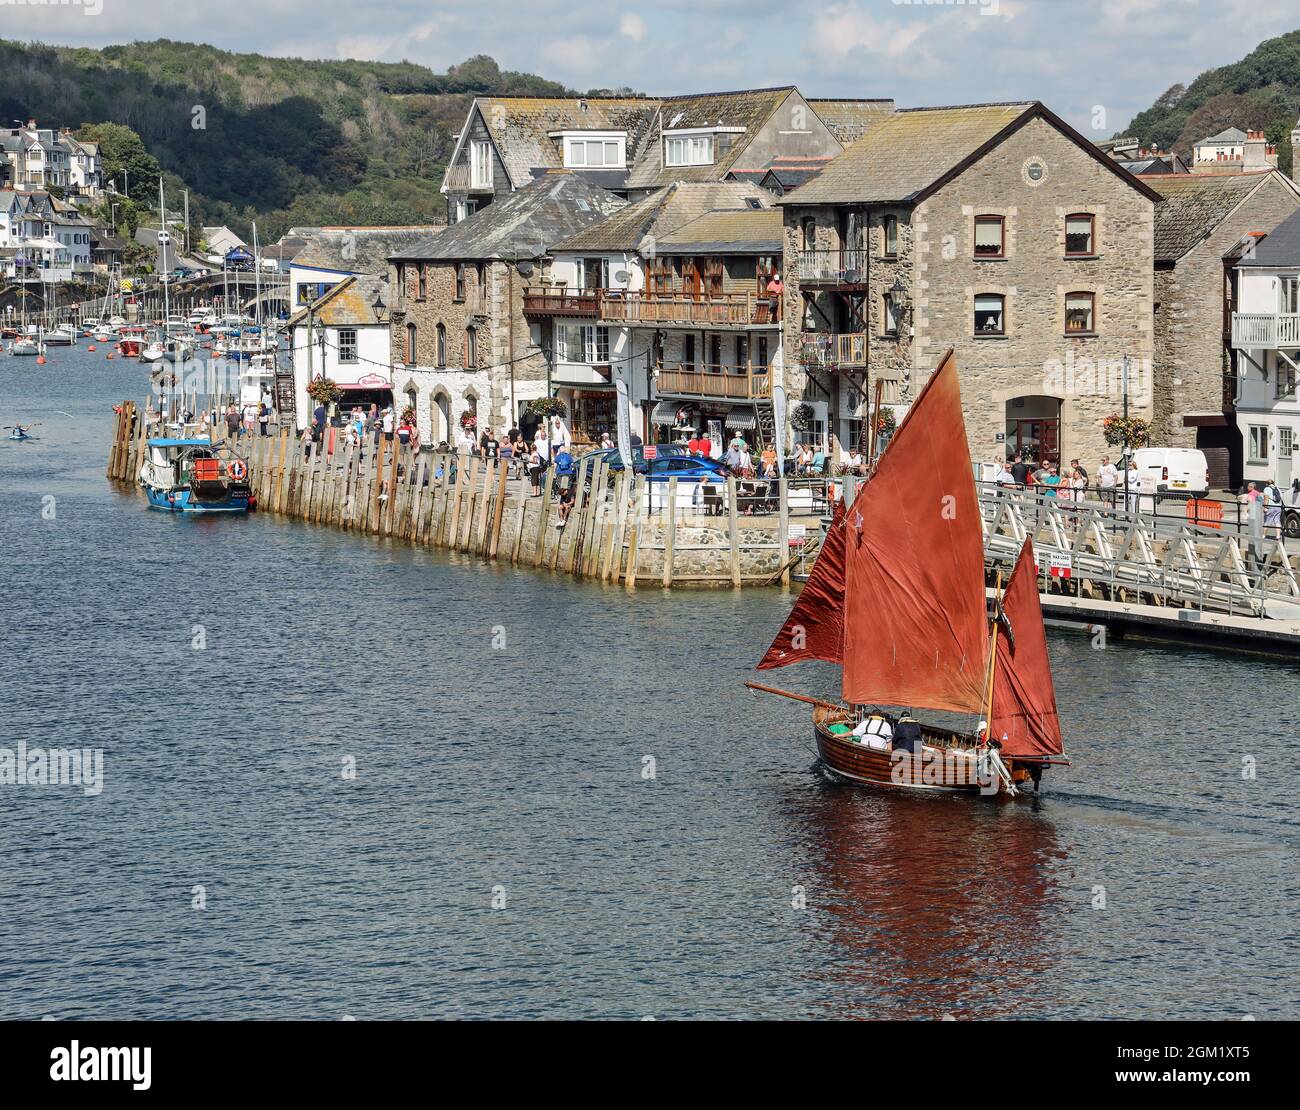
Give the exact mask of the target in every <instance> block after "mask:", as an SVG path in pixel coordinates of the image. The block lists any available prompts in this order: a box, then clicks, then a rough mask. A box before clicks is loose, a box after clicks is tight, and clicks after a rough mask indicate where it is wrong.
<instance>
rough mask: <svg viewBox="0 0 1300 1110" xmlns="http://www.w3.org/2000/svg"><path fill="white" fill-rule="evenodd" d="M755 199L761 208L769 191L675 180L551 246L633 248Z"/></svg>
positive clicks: (730, 183)
mask: <svg viewBox="0 0 1300 1110" xmlns="http://www.w3.org/2000/svg"><path fill="white" fill-rule="evenodd" d="M750 200H754V201H757V202H758V203H759V204H761V205H762V206H763V207H764V208H766V207H769V206H770V205H771V203H772V197H771V195H770V194H769V193H767V192H765V191H764V190H762V189H760V188H758V186H756V185H753V184H750V183H748V182H743V181H675V182H673V184H671V185H666V186H664V188H662V189H659V190H656V191H655V192H653V193H651V194H650V195H649V196H648V197H646V198H645V199H644V200H640V201H637V202H636V203H635V204H629V205H628V206H627V207H626V208H624V209H622V210H621V211H619V212H616V213H614V215H612V216H610V217H609V218H608V219H606V220H602V221H601V222H600V223H598V224H594V225H592V226H591V227H589V228H587V229H585V230H583V231H579V232H578V233H577V234H576V235H571V236H569V237H568V238H567V239H562V240H560V241H559V242H558V243H555V244H554V245H553V246H552V248H551V249H552V250H556V251H636V250H639V249H640V248H641V244H642V242H643V241H644V240H645V237H646V236H647V235H653V236H655V239H656V241H659V240H662V239H663V237H664V236H666V235H668V234H670V233H672V232H674V231H676V230H677V229H678V228H679V227H681V226H682V225H683V224H686V223H689V222H690V221H691V220H694V219H696V218H697V217H699V216H703V215H704V214H705V213H707V212H713V211H715V210H719V209H747V208H749V203H748V202H749V201H750Z"/></svg>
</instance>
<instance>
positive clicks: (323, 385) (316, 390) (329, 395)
mask: <svg viewBox="0 0 1300 1110" xmlns="http://www.w3.org/2000/svg"><path fill="white" fill-rule="evenodd" d="M307 396H308V397H310V398H311V399H312V400H313V401H316V402H318V403H319V404H322V405H328V404H329V403H330V402H331V401H337V400H338V399H339V398H340V397H342V396H343V390H341V389H340V388H339V387H338V386H337V385H336V384H335V383H334V382H332V381H331V380H330V379H329V378H312V380H311V382H310V383H309V384H308V386H307Z"/></svg>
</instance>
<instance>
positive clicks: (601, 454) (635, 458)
mask: <svg viewBox="0 0 1300 1110" xmlns="http://www.w3.org/2000/svg"><path fill="white" fill-rule="evenodd" d="M683 456H685V457H687V458H690V457H691V453H690V451H689V450H688V449H687V448H686V447H685V446H684V445H683V444H680V443H661V444H660V445H659V446H658V447H657V448H656V449H655V458H654V459H652V460H651V462H654V461H656V460H658V459H665V458H679V457H683ZM601 461H603V462H605V463H606V464H607V465H608V466H609V469H610V470H612V471H615V472H617V471H620V470H622V469H623V456H622V455H620V454H619V453H618V448H617V447H608V448H606V449H605V450H603V451H588V452H587V453H586V454H585V455H583V456H582V458H580V459H579V460H578V462H577V466H578V467H579V469H581V468H582V467H584V466H587V467H590V466H592V465H593V463H595V462H601ZM648 465H649V464H648V463H647V462H646V457H645V448H644V447H633V448H632V470H633V471H634V472H635V473H637V474H645V473H647V470H648Z"/></svg>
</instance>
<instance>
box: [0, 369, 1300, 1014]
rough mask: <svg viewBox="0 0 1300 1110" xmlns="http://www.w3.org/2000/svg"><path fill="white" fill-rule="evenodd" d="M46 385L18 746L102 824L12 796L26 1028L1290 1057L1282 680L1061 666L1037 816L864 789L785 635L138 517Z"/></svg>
mask: <svg viewBox="0 0 1300 1110" xmlns="http://www.w3.org/2000/svg"><path fill="white" fill-rule="evenodd" d="M33 361H34V360H31V359H9V358H0V423H3V424H10V423H13V421H14V420H15V419H18V420H22V421H24V422H25V421H28V420H36V421H40V427H39V428H37V429H36V430H35V432H36V434H37V435H38V436H39V439H38V440H36V441H33V442H30V443H20V444H14V443H10V442H8V441H7V440H4V441H0V536H2V537H3V548H2V549H3V555H4V561H3V572H4V577H5V582H4V590H3V595H2V596H3V605H2V606H0V644H2V645H3V647H2V649H0V650H2V655H0V662H2V663H3V666H2V667H0V720H2V721H3V725H4V734H5V739H3V740H0V746H4V747H8V748H11V749H12V748H16V746H17V744H18V742H19V741H20V740H23V741H26V742H27V744H28V745H29V746H31V747H35V746H77V747H101V748H103V749H104V753H105V755H104V759H105V772H104V773H105V784H104V789H103V792H102V793H101V794H99V795H98V796H86V795H84V794H83V793H82V792H81V791H80V790H79V789H76V788H73V787H53V786H5V787H0V806H2V807H3V811H2V812H3V820H0V851H2V852H3V859H4V861H5V867H4V868H3V870H0V931H2V932H3V935H4V936H5V937H6V939H7V943H6V944H5V945H3V946H2V947H0V1017H4V1018H23V1017H40V1016H44V1015H51V1016H55V1017H144V1018H161V1017H212V1018H235V1017H259V1018H288V1017H328V1018H335V1017H340V1016H342V1015H345V1014H351V1015H353V1016H356V1017H358V1018H385V1017H398V1018H421V1017H554V1018H560V1017H642V1016H647V1015H654V1016H656V1017H660V1018H680V1017H697V1018H698V1017H727V1018H736V1017H772V1018H788V1017H796V1018H797V1017H859V1018H871V1017H938V1016H942V1015H947V1014H951V1015H953V1016H957V1017H1116V1018H1118V1017H1129V1018H1132V1017H1147V1018H1155V1017H1165V1016H1171V1017H1176V1018H1190V1017H1202V1016H1205V1017H1240V1016H1242V1015H1245V1014H1253V1015H1255V1016H1256V1017H1261V1018H1262V1017H1290V1018H1295V1017H1300V976H1298V975H1297V972H1296V967H1297V965H1298V962H1300V961H1298V960H1297V955H1298V952H1297V948H1298V947H1300V945H1298V944H1297V939H1296V934H1297V930H1296V927H1295V924H1294V921H1293V919H1292V914H1293V912H1294V911H1295V909H1296V907H1297V886H1298V885H1300V884H1298V881H1297V868H1296V863H1295V860H1296V853H1297V849H1298V848H1300V818H1298V817H1297V807H1296V797H1297V775H1296V744H1297V735H1296V728H1295V724H1294V712H1293V708H1292V706H1293V703H1294V702H1295V694H1296V690H1297V682H1296V668H1295V667H1293V666H1290V665H1287V664H1284V663H1278V662H1270V661H1260V660H1252V659H1246V658H1240V657H1232V656H1225V655H1216V654H1210V653H1192V652H1180V651H1175V650H1170V649H1167V648H1155V647H1144V646H1140V645H1136V644H1112V645H1111V646H1110V647H1108V648H1106V649H1105V650H1095V649H1094V648H1093V646H1092V644H1091V642H1090V641H1089V640H1088V639H1086V638H1084V637H1082V636H1080V635H1078V634H1073V633H1055V632H1054V633H1053V634H1052V636H1051V643H1050V646H1051V650H1052V659H1053V664H1054V667H1055V669H1056V676H1057V693H1058V698H1059V701H1060V706H1061V715H1062V718H1063V721H1064V723H1065V727H1066V730H1067V738H1068V740H1067V742H1068V747H1069V748H1070V750H1071V754H1072V755H1073V757H1074V758H1075V761H1076V762H1075V766H1074V767H1073V768H1072V769H1069V770H1060V771H1053V772H1052V773H1051V774H1050V775H1049V776H1048V778H1047V780H1046V791H1045V795H1044V797H1043V798H1042V799H1041V800H1038V801H1032V800H1030V801H1025V802H1022V803H1010V804H996V803H989V802H986V801H978V800H974V799H971V798H965V797H959V798H919V799H918V798H895V797H889V796H884V795H880V794H877V793H871V792H867V791H863V790H859V789H856V788H853V787H848V786H843V785H838V784H835V783H832V782H829V781H827V780H826V779H825V778H824V777H823V776H822V775H821V774H819V773H818V771H817V770H816V768H815V766H814V755H813V748H812V741H811V734H810V727H809V722H808V717H807V714H806V713H805V712H804V708H805V707H802V706H799V705H797V704H794V703H791V702H786V701H783V700H779V699H773V698H760V697H758V696H756V695H752V694H750V693H748V692H747V691H745V690H744V689H742V687H741V685H740V684H741V682H742V681H743V680H744V679H745V678H746V677H748V676H749V674H750V673H751V672H750V670H749V668H750V667H751V666H752V664H753V662H754V661H755V660H756V659H757V657H758V656H759V654H761V651H762V649H763V648H764V647H765V646H766V644H767V641H768V640H769V639H770V637H771V635H772V634H773V632H774V631H775V629H776V628H777V626H778V624H779V621H780V619H781V617H782V616H783V614H784V612H785V611H786V610H787V609H788V607H789V604H790V599H789V597H787V596H782V595H781V594H779V593H777V592H749V593H745V594H743V595H739V596H738V595H733V594H732V593H730V592H718V593H675V594H673V595H671V596H669V595H665V594H662V593H660V592H659V591H657V590H641V591H639V592H638V593H637V594H636V595H634V596H629V595H628V594H626V592H625V591H623V590H621V589H615V588H609V587H601V586H596V585H590V584H586V583H576V582H573V581H571V580H568V579H564V578H552V577H548V576H542V575H538V574H536V573H534V572H531V571H524V570H512V569H510V568H509V567H489V566H484V565H481V564H479V563H477V562H476V561H474V560H470V559H467V558H463V557H457V556H449V555H446V554H444V553H440V552H432V551H413V550H410V549H408V548H405V547H402V546H397V545H391V544H389V543H387V542H380V541H376V540H373V539H366V538H359V537H356V536H350V535H340V534H337V533H335V532H333V531H329V530H326V529H322V528H315V527H310V526H305V525H301V524H296V523H287V522H284V521H282V520H277V519H275V518H273V517H271V516H269V515H255V516H253V517H251V518H249V519H246V520H215V521H203V520H183V519H173V518H172V517H170V516H167V515H165V514H162V513H156V512H150V511H148V510H147V509H146V508H145V507H144V504H143V501H142V500H141V498H140V497H139V496H137V495H135V494H132V493H129V492H124V491H122V490H119V489H116V488H113V487H111V486H110V485H109V484H108V483H107V482H106V481H105V480H104V469H105V461H106V455H107V444H108V439H109V436H110V431H111V426H112V414H111V411H110V405H111V403H112V401H113V400H120V399H122V398H123V397H126V396H131V395H135V396H139V395H140V392H141V390H142V389H143V388H144V385H145V382H146V379H147V372H146V370H145V368H143V367H141V366H138V365H136V364H133V363H129V362H120V361H112V362H109V361H107V360H104V359H103V358H102V355H101V354H93V355H92V354H90V353H89V352H87V351H85V350H84V349H82V350H78V351H75V352H67V351H55V352H52V353H51V355H50V361H49V364H48V365H46V366H44V367H37V366H35V365H33ZM47 498H53V502H52V504H53V507H54V519H45V518H43V516H42V507H43V505H45V506H48V505H50V504H51V503H50V502H49V501H47V500H45V499H47ZM195 626H202V628H203V630H204V632H205V634H206V643H207V646H206V648H205V649H204V650H195V649H194V648H193V647H192V643H193V642H194V637H195V634H196V627H195ZM494 635H496V636H497V640H498V642H499V641H500V638H501V635H504V642H505V646H504V648H494V647H493V639H494ZM836 678H837V674H836V672H835V671H834V670H833V669H831V668H829V667H819V666H812V667H808V668H804V669H802V673H801V672H800V669H799V668H794V669H792V670H791V671H788V672H786V673H785V674H783V675H782V676H781V677H780V678H779V679H777V680H776V682H777V684H781V685H786V686H788V687H791V688H795V689H799V690H802V691H805V692H809V693H825V694H832V693H833V692H834V690H835V684H836ZM647 757H653V771H654V777H653V778H652V779H647V778H645V777H643V776H644V774H645V772H646V769H647ZM1243 757H1250V758H1251V759H1252V760H1253V762H1254V767H1255V769H1256V774H1255V777H1254V778H1249V777H1243V773H1242V768H1243ZM348 759H351V760H355V766H356V777H355V779H347V778H345V777H344V774H343V769H344V766H345V761H346V760H348ZM196 887H201V888H202V890H201V891H199V892H197V893H196V890H195V888H196ZM1103 897H1104V908H1102V905H1101V903H1102V900H1103ZM200 899H205V903H206V908H202V909H199V908H195V901H196V900H200ZM494 900H495V902H496V903H497V905H499V906H501V908H495V907H494Z"/></svg>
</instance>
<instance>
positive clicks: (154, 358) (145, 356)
mask: <svg viewBox="0 0 1300 1110" xmlns="http://www.w3.org/2000/svg"><path fill="white" fill-rule="evenodd" d="M139 353H140V361H141V362H161V361H162V360H163V357H164V356H165V355H166V354H167V349H166V348H165V347H164V346H163V345H162V340H161V339H152V340H150V341H149V342H148V343H147V344H145V346H144V347H143V348H141V349H140V352H139Z"/></svg>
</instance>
